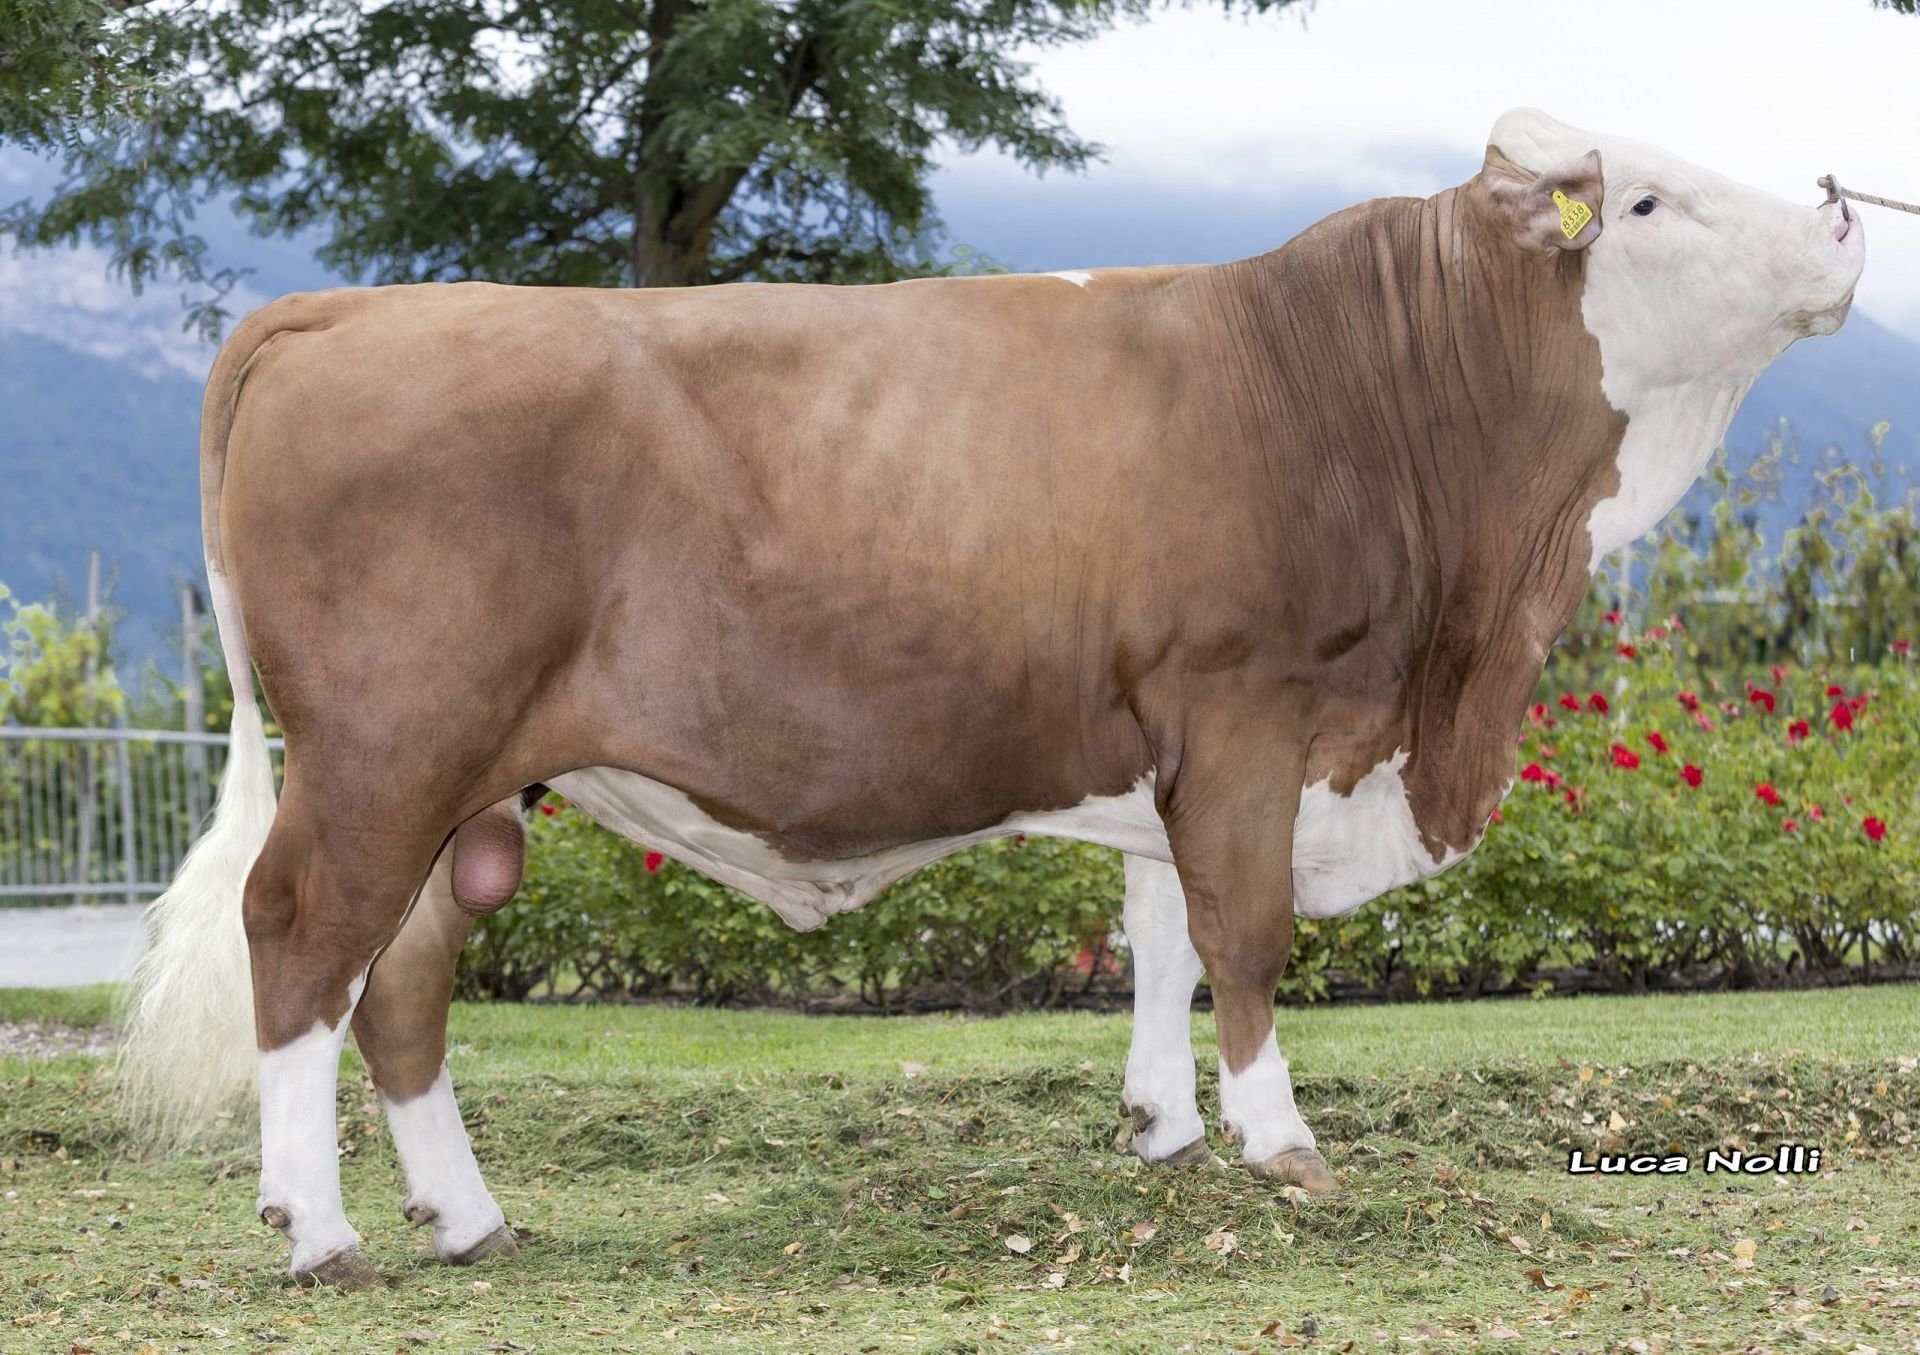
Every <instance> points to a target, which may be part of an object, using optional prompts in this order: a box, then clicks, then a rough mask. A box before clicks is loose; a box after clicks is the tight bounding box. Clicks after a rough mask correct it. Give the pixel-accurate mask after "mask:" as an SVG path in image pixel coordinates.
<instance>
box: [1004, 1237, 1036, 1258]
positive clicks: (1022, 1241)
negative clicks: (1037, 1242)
mask: <svg viewBox="0 0 1920 1355" xmlns="http://www.w3.org/2000/svg"><path fill="white" fill-rule="evenodd" d="M1000 1241H1001V1244H1002V1245H1004V1246H1005V1247H1006V1249H1007V1250H1008V1251H1010V1252H1012V1253H1013V1254H1014V1255H1015V1256H1025V1255H1026V1254H1027V1253H1028V1252H1030V1251H1032V1250H1033V1239H1032V1238H1030V1237H1022V1236H1021V1235H1020V1234H1019V1233H1008V1234H1007V1235H1006V1236H1005V1237H1003V1238H1001V1239H1000Z"/></svg>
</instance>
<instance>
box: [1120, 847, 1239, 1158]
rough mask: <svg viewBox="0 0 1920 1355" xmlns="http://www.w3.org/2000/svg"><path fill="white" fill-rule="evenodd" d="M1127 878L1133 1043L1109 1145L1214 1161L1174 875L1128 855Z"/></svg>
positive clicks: (1193, 976) (1188, 948) (1196, 962)
mask: <svg viewBox="0 0 1920 1355" xmlns="http://www.w3.org/2000/svg"><path fill="white" fill-rule="evenodd" d="M1126 878H1127V906H1126V916H1125V925H1126V930H1127V947H1128V949H1129V950H1131V951H1132V953H1133V1044H1132V1047H1131V1048H1130V1049H1129V1050H1128V1051H1127V1081H1126V1090H1125V1091H1124V1092H1123V1093H1122V1094H1121V1098H1120V1113H1121V1115H1122V1116H1123V1117H1124V1118H1125V1120H1126V1124H1125V1126H1124V1127H1123V1128H1122V1129H1121V1138H1120V1141H1119V1142H1118V1143H1116V1144H1115V1145H1114V1146H1115V1147H1116V1148H1126V1147H1129V1146H1130V1147H1131V1148H1132V1149H1133V1151H1134V1152H1135V1153H1137V1154H1139V1155H1140V1158H1141V1160H1142V1161H1145V1162H1171V1163H1175V1164H1179V1165H1182V1166H1186V1165H1196V1164H1212V1163H1217V1162H1218V1161H1219V1159H1218V1158H1216V1157H1214V1155H1213V1151H1212V1150H1211V1149H1209V1148H1208V1147H1207V1130H1206V1123H1205V1121H1203V1120H1202V1119H1201V1118H1200V1103H1199V1100H1198V1098H1197V1097H1196V1096H1195V1094H1194V1075H1193V1029H1192V1027H1193V1019H1192V1018H1193V989H1194V985H1195V984H1197V983H1199V982H1200V973H1201V966H1200V956H1199V955H1198V954H1197V953H1196V952H1195V951H1194V949H1193V943H1192V942H1191V941H1189V940H1188V939H1187V899H1186V895H1184V894H1183V893H1181V892H1180V876H1179V874H1178V873H1177V872H1176V871H1175V870H1174V868H1173V866H1172V865H1170V864H1168V863H1167V862H1164V861H1153V860H1149V859H1148V858H1147V857H1144V856H1129V857H1127V858H1126Z"/></svg>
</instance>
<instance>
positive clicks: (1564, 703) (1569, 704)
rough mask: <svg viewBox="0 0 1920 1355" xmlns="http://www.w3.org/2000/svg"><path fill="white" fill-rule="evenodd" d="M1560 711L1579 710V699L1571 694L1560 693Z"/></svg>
mask: <svg viewBox="0 0 1920 1355" xmlns="http://www.w3.org/2000/svg"><path fill="white" fill-rule="evenodd" d="M1560 709H1561V710H1579V709H1580V698H1579V697H1577V696H1575V695H1574V694H1573V693H1572V692H1562V693H1560Z"/></svg>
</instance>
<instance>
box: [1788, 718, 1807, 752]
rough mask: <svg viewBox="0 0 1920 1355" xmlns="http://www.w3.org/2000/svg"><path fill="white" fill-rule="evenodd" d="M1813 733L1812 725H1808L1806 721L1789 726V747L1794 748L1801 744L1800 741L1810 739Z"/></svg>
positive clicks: (1795, 722) (1799, 721)
mask: <svg viewBox="0 0 1920 1355" xmlns="http://www.w3.org/2000/svg"><path fill="white" fill-rule="evenodd" d="M1812 733H1813V726H1812V725H1810V724H1808V723H1807V722H1806V721H1805V720H1795V721H1794V722H1793V723H1792V724H1790V725H1788V726H1787V747H1789V748H1791V747H1793V746H1794V745H1795V744H1797V743H1799V742H1800V740H1802V739H1804V738H1806V737H1808V736H1809V735H1811V734H1812Z"/></svg>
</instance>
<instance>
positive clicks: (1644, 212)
mask: <svg viewBox="0 0 1920 1355" xmlns="http://www.w3.org/2000/svg"><path fill="white" fill-rule="evenodd" d="M1656 205H1657V202H1656V199H1655V198H1654V197H1653V195H1652V194H1648V195H1647V196H1646V197H1644V198H1641V199H1640V201H1638V202H1636V203H1634V204H1633V214H1634V215H1635V216H1652V215H1653V209H1654V207H1655V206H1656Z"/></svg>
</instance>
